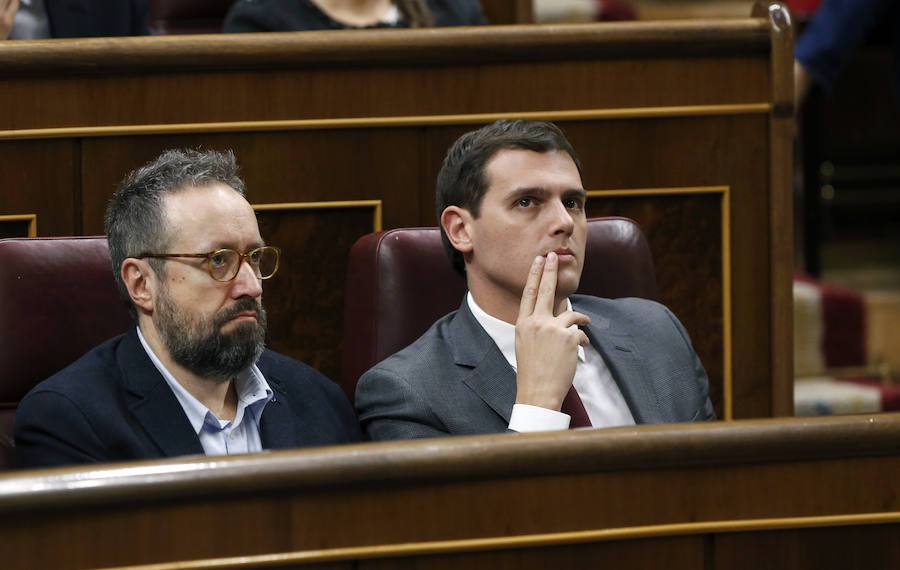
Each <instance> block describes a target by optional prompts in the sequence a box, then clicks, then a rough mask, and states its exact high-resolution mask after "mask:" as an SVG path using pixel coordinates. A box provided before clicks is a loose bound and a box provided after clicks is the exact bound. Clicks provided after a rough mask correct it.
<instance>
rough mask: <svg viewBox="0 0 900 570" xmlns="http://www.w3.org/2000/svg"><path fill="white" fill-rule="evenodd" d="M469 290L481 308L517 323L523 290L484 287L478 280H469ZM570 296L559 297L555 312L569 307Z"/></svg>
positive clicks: (506, 321)
mask: <svg viewBox="0 0 900 570" xmlns="http://www.w3.org/2000/svg"><path fill="white" fill-rule="evenodd" d="M468 287H469V292H471V293H472V298H473V299H475V303H477V304H478V306H479V307H481V310H482V311H484V312H485V313H487V314H489V315H490V316H492V317H494V318H495V319H500V320H501V321H503V322H505V323H509V324H511V325H515V324H516V321H517V320H518V319H519V306H520V305H521V302H522V292H521V291H519V292H517V293H516V292H511V291H506V290H504V289H495V288H493V287H484V286H482V284H480V283H478V282H477V280H473V279H469V280H468ZM567 301H568V297H557V298H556V300H555V301H554V304H553V314H554V315H559V314H560V313H562V312H564V311H566V310H567V309H568V304H567Z"/></svg>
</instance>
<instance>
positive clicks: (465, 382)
mask: <svg viewBox="0 0 900 570" xmlns="http://www.w3.org/2000/svg"><path fill="white" fill-rule="evenodd" d="M571 301H572V306H573V308H574V310H576V311H578V312H581V313H584V314H586V315H588V316H589V317H590V318H591V323H590V325H588V326H586V327H582V328H583V329H584V330H585V332H586V333H587V336H588V338H589V339H590V341H591V344H592V345H593V346H594V348H596V349H597V351H598V352H599V353H600V355H601V356H602V357H603V360H604V361H605V362H606V365H607V366H608V367H609V370H610V372H611V374H612V376H613V378H614V379H615V381H616V383H617V384H618V386H619V389H621V391H622V394H623V395H624V397H625V401H626V402H627V403H628V407H629V408H630V409H631V413H632V415H633V416H634V419H635V421H636V422H637V423H639V424H655V423H675V422H689V421H701V420H713V419H715V413H714V412H713V408H712V404H711V402H710V401H709V396H708V391H709V382H708V380H707V377H706V372H705V371H704V370H703V365H702V364H701V363H700V359H699V358H698V357H697V355H696V353H695V352H694V349H693V347H692V346H691V342H690V339H689V338H688V334H687V332H686V331H685V330H684V327H683V326H682V325H681V323H680V322H679V321H678V319H677V318H675V316H674V315H673V314H672V313H671V312H670V311H669V310H668V309H667V308H665V307H664V306H662V305H660V304H659V303H655V302H653V301H648V300H645V299H635V298H628V299H600V298H597V297H588V296H582V295H573V296H572V297H571ZM515 399H516V374H515V371H514V370H513V369H512V367H511V366H510V365H509V363H508V362H507V361H506V359H505V358H504V357H503V354H502V353H501V352H500V349H498V348H497V345H496V344H495V343H494V341H493V340H492V339H491V337H490V336H488V334H487V332H485V330H484V329H483V328H482V327H481V325H480V324H478V321H477V320H476V319H475V317H474V316H473V315H472V312H471V311H470V310H469V307H468V304H467V303H466V302H465V300H463V303H462V306H461V307H460V308H459V310H458V311H454V312H453V313H450V314H449V315H446V316H445V317H443V318H441V319H440V320H438V321H437V322H436V323H434V325H432V326H431V328H430V329H428V331H427V332H425V334H424V335H422V336H421V337H420V338H419V339H418V340H416V341H415V342H414V343H412V344H411V345H409V346H408V347H406V348H404V349H403V350H401V351H400V352H398V353H396V354H394V355H393V356H391V357H389V358H387V359H385V360H384V361H382V362H381V363H379V364H378V365H376V366H375V367H374V368H372V369H371V370H369V371H368V372H366V373H365V374H364V375H363V376H362V378H360V380H359V383H358V384H357V387H356V407H357V411H358V413H359V419H360V422H361V424H362V427H363V431H364V433H365V435H366V436H368V437H369V438H371V439H374V440H386V439H408V438H419V437H438V436H445V435H473V434H484V433H501V432H505V431H506V430H507V426H508V425H509V417H510V414H511V413H512V408H513V404H514V403H515Z"/></svg>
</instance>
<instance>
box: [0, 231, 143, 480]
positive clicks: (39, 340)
mask: <svg viewBox="0 0 900 570" xmlns="http://www.w3.org/2000/svg"><path fill="white" fill-rule="evenodd" d="M130 322H131V319H130V317H129V316H128V311H127V309H126V308H125V305H124V303H123V301H122V300H121V299H120V298H119V295H118V293H117V291H116V286H115V283H114V281H113V275H112V269H111V267H110V262H109V249H108V248H107V245H106V238H105V237H102V236H101V237H75V238H13V239H0V370H2V373H0V468H8V467H10V466H11V465H12V457H13V455H12V446H13V435H12V420H13V415H14V414H15V409H16V406H17V405H18V403H19V401H20V400H21V399H22V397H23V396H24V395H25V394H26V393H27V392H28V390H30V389H31V388H32V387H33V386H34V385H35V384H37V383H38V382H40V381H41V380H44V379H45V378H47V377H49V376H51V375H52V374H54V373H55V372H57V371H59V370H61V369H62V368H65V367H66V366H68V365H69V364H71V363H72V362H74V361H75V360H77V359H78V358H79V357H80V356H81V355H82V354H84V353H85V352H87V351H88V350H90V349H91V348H93V347H94V346H96V345H98V344H100V343H101V342H103V341H104V340H106V339H108V338H111V337H113V336H115V335H117V334H120V333H123V332H125V331H126V330H127V328H128V325H129V323H130Z"/></svg>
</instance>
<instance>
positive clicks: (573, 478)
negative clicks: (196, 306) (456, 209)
mask: <svg viewBox="0 0 900 570" xmlns="http://www.w3.org/2000/svg"><path fill="white" fill-rule="evenodd" d="M898 442H900V415H898V414H885V415H881V416H878V417H873V418H868V417H843V418H815V419H794V418H790V419H767V420H739V421H735V422H732V423H709V424H691V425H679V426H641V427H637V428H617V429H610V430H598V431H568V432H563V433H559V432H557V433H544V434H515V435H495V436H480V437H474V438H473V437H466V438H463V437H460V438H443V439H439V440H428V441H411V442H401V443H377V444H376V443H367V444H360V445H352V446H344V447H332V448H324V449H320V450H302V451H301V450H298V451H280V452H275V453H268V454H260V455H249V456H234V457H226V458H215V459H211V458H197V459H182V460H180V461H174V460H169V461H159V462H141V463H130V464H127V465H126V464H114V465H97V466H87V467H79V468H67V469H55V470H43V471H30V472H20V473H7V474H5V475H0V544H3V551H2V554H0V557H2V558H0V559H2V562H3V567H4V568H5V569H8V570H15V569H19V568H29V569H30V568H58V569H66V568H88V567H90V568H97V567H104V568H105V567H110V566H124V565H137V564H158V566H152V568H154V569H157V570H160V569H168V568H171V569H174V568H231V569H247V568H319V569H325V568H328V569H330V570H344V569H346V570H350V569H359V570H374V569H388V568H390V569H405V568H409V569H413V568H438V569H442V568H489V569H492V570H496V569H498V568H508V569H513V568H515V569H523V570H529V569H538V568H603V567H615V568H623V569H629V570H630V569H643V568H671V569H673V570H680V569H701V568H715V569H716V570H738V569H754V568H767V569H776V570H780V569H785V570H787V569H790V570H806V569H809V570H812V569H818V568H842V569H860V570H862V569H866V568H895V567H896V562H897V560H898V559H897V556H898V551H897V536H898V532H900V480H898V478H897V473H898V470H900V443H898ZM129 567H131V566H129ZM148 570H149V568H148Z"/></svg>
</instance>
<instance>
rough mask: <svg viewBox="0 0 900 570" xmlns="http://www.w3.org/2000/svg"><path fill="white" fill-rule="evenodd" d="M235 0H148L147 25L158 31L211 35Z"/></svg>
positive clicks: (218, 29)
mask: <svg viewBox="0 0 900 570" xmlns="http://www.w3.org/2000/svg"><path fill="white" fill-rule="evenodd" d="M234 2H235V0H149V4H150V27H151V28H152V29H153V31H154V32H156V33H158V34H214V33H219V32H221V31H222V23H223V22H224V21H225V14H226V13H227V12H228V8H230V7H231V5H232V4H234Z"/></svg>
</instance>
